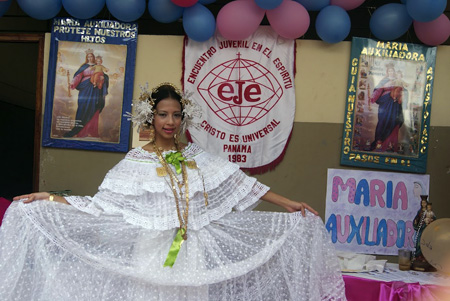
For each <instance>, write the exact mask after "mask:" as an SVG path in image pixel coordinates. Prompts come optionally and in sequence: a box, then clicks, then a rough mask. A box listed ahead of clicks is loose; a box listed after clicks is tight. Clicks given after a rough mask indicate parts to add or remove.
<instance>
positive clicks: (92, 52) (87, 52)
mask: <svg viewBox="0 0 450 301" xmlns="http://www.w3.org/2000/svg"><path fill="white" fill-rule="evenodd" d="M85 52H86V54H94V50H93V49H91V48H89V49H88V50H86V51H85Z"/></svg>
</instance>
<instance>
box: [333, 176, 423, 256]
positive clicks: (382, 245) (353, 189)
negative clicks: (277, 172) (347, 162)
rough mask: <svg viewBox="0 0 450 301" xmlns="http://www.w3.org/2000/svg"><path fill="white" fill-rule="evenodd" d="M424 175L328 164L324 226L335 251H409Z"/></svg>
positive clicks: (413, 244) (412, 240)
mask: <svg viewBox="0 0 450 301" xmlns="http://www.w3.org/2000/svg"><path fill="white" fill-rule="evenodd" d="M429 185H430V176H429V175H418V174H408V173H395V172H376V171H359V170H348V169H346V170H344V169H328V178H327V196H326V209H325V226H326V229H327V230H328V234H329V236H330V239H331V241H332V242H333V244H334V246H335V247H336V249H337V250H341V251H349V252H356V253H365V254H385V255H397V254H398V249H410V250H413V249H414V246H415V242H416V240H417V237H416V235H415V233H416V232H415V231H414V221H415V220H416V221H417V218H416V215H417V214H418V212H420V211H421V208H422V207H421V206H422V205H421V204H422V199H421V195H428V191H429Z"/></svg>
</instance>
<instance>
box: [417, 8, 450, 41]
mask: <svg viewBox="0 0 450 301" xmlns="http://www.w3.org/2000/svg"><path fill="white" fill-rule="evenodd" d="M413 24H414V32H415V33H416V36H417V37H418V38H419V40H420V41H422V43H424V44H426V45H430V46H436V45H439V44H442V43H444V42H445V41H447V39H448V38H449V36H450V20H449V19H448V17H447V16H446V15H445V14H442V15H440V16H439V17H438V18H437V19H434V20H433V21H431V22H418V21H414V22H413Z"/></svg>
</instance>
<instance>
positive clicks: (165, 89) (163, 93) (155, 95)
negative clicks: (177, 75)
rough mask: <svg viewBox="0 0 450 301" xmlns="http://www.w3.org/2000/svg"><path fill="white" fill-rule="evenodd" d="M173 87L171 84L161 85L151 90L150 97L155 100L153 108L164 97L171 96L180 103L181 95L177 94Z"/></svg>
mask: <svg viewBox="0 0 450 301" xmlns="http://www.w3.org/2000/svg"><path fill="white" fill-rule="evenodd" d="M178 93H179V92H177V90H176V89H175V87H173V86H171V85H162V86H160V87H158V88H157V89H156V90H154V91H153V92H152V99H153V100H154V101H155V105H154V108H156V106H157V105H158V103H159V102H160V101H161V100H163V99H166V98H172V99H175V100H176V101H178V102H179V103H180V105H181V95H180V94H178Z"/></svg>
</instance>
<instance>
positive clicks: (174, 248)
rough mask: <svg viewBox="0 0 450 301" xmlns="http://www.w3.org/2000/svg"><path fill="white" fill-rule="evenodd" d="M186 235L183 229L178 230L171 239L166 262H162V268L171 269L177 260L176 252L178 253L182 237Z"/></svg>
mask: <svg viewBox="0 0 450 301" xmlns="http://www.w3.org/2000/svg"><path fill="white" fill-rule="evenodd" d="M185 233H186V230H185V229H184V228H180V229H179V230H178V232H177V235H175V238H174V239H173V242H172V245H171V246H170V250H169V254H167V258H166V261H165V262H164V267H172V266H173V265H174V263H175V260H177V256H178V252H180V248H181V245H182V244H183V241H184V239H183V235H184V234H185Z"/></svg>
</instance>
